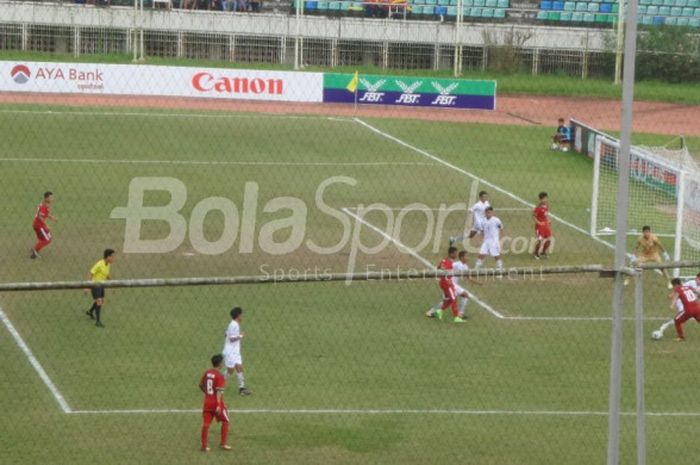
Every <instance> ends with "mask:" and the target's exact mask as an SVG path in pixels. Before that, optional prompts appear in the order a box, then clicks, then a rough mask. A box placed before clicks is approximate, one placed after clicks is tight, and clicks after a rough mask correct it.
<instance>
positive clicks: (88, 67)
mask: <svg viewBox="0 0 700 465" xmlns="http://www.w3.org/2000/svg"><path fill="white" fill-rule="evenodd" d="M0 92H46V93H61V94H65V93H68V94H104V95H133V96H139V95H143V96H166V97H200V98H216V99H228V100H262V101H281V102H322V101H323V74H322V73H299V72H288V71H257V70H243V69H223V68H195V67H181V66H151V65H110V64H89V63H39V62H30V61H24V62H17V61H0Z"/></svg>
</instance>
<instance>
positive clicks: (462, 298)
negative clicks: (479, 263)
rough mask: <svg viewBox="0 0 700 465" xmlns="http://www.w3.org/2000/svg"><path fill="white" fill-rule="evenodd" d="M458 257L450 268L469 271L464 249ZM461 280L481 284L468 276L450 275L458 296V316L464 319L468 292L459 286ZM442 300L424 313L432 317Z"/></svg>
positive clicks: (456, 270) (457, 270)
mask: <svg viewBox="0 0 700 465" xmlns="http://www.w3.org/2000/svg"><path fill="white" fill-rule="evenodd" d="M458 257H459V258H458V259H457V260H454V261H453V263H452V270H453V271H455V272H460V271H469V265H468V263H467V251H466V250H461V251H460V252H459V255H458ZM463 280H467V281H470V282H472V283H474V284H478V285H481V283H480V282H479V281H476V280H475V279H472V278H469V277H466V278H465V277H462V276H453V277H452V283H453V284H454V288H455V295H456V296H457V297H458V311H459V314H458V316H459V318H462V319H465V318H467V316H466V315H465V311H466V309H467V304H468V303H469V292H468V291H467V290H466V289H465V288H463V287H462V286H461V282H462V281H463ZM442 302H443V301H442V300H441V301H440V302H438V303H437V304H435V305H433V306H432V307H431V308H430V309H429V310H428V312H427V313H426V316H428V317H433V316H434V312H435V311H436V310H437V309H439V308H441V307H442Z"/></svg>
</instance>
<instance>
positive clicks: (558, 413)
mask: <svg viewBox="0 0 700 465" xmlns="http://www.w3.org/2000/svg"><path fill="white" fill-rule="evenodd" d="M71 413H72V414H74V415H148V414H160V415H162V414H201V413H202V410H201V409H124V410H118V409H117V410H74V411H73V412H71ZM231 413H232V414H234V415H237V414H242V415H469V416H544V417H607V416H608V412H607V411H602V410H600V411H598V410H570V411H567V410H471V409H265V408H261V409H234V410H231ZM621 414H622V415H624V416H628V417H633V416H636V413H635V412H621ZM646 416H648V417H691V418H695V417H700V412H647V413H646Z"/></svg>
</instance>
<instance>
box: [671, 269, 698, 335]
mask: <svg viewBox="0 0 700 465" xmlns="http://www.w3.org/2000/svg"><path fill="white" fill-rule="evenodd" d="M671 285H673V293H672V294H671V300H672V301H671V308H672V309H674V308H675V307H676V301H678V300H680V301H681V303H682V304H683V311H682V312H678V313H677V314H676V317H675V318H674V319H673V323H674V324H675V325H676V333H677V334H678V339H676V340H677V341H685V335H684V334H683V323H685V322H686V321H688V320H690V319H691V318H695V321H697V322H698V323H700V304H699V303H698V296H697V294H696V293H695V291H694V290H693V289H692V288H691V287H686V286H683V284H681V280H680V278H674V279H672V280H671Z"/></svg>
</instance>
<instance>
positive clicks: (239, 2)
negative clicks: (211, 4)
mask: <svg viewBox="0 0 700 465" xmlns="http://www.w3.org/2000/svg"><path fill="white" fill-rule="evenodd" d="M235 1H236V11H248V0H235Z"/></svg>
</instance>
